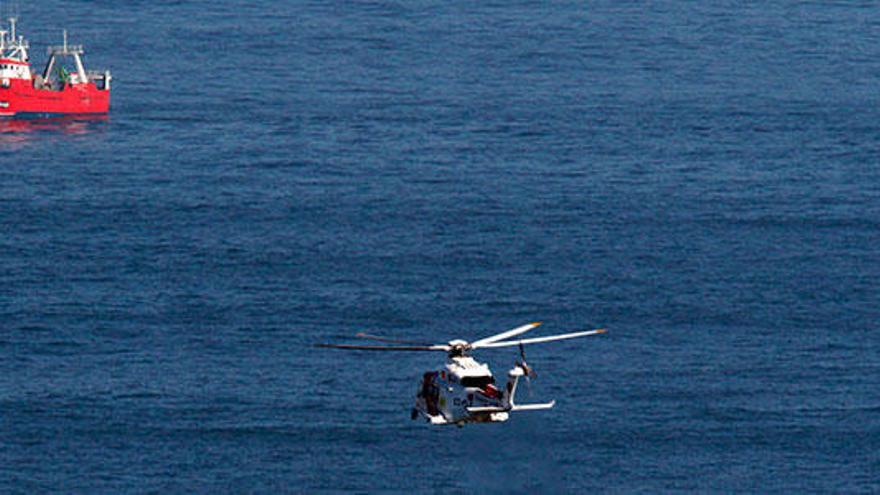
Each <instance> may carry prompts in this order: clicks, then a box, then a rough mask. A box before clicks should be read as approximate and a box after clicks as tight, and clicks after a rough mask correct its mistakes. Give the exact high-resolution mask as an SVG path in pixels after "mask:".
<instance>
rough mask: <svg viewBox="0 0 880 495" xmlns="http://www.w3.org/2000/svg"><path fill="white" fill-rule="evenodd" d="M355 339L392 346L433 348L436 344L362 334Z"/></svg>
mask: <svg viewBox="0 0 880 495" xmlns="http://www.w3.org/2000/svg"><path fill="white" fill-rule="evenodd" d="M355 337H360V338H362V339H370V340H378V341H379V342H390V343H392V344H413V345H418V346H432V345H434V344H427V343H425V342H414V341H412V340H400V339H389V338H387V337H380V336H378V335H370V334H368V333H363V332H360V333H358V334H357V335H355Z"/></svg>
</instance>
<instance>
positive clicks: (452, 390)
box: [412, 356, 552, 426]
mask: <svg viewBox="0 0 880 495" xmlns="http://www.w3.org/2000/svg"><path fill="white" fill-rule="evenodd" d="M521 376H523V372H522V370H521V368H519V365H518V366H517V367H515V368H514V369H512V370H510V373H509V374H508V381H507V384H506V385H505V386H504V387H503V388H500V389H499V388H498V387H497V386H496V385H495V378H494V377H493V376H492V373H491V371H490V370H489V367H488V366H486V365H485V364H482V363H478V362H477V361H476V360H474V359H473V358H471V357H470V356H454V357H451V358H450V359H449V361H448V362H447V363H446V366H445V367H444V368H443V369H440V370H438V371H429V372H426V373H425V374H424V375H423V376H422V380H421V382H420V383H419V388H418V391H417V393H416V401H415V405H414V407H413V411H412V419H416V418H418V417H419V416H421V417H423V418H424V419H426V420H427V421H428V422H430V423H431V424H455V425H459V426H461V425H463V424H465V423H489V422H500V421H507V419H508V417H509V415H508V412H509V411H512V410H515V409H516V406H515V405H514V403H513V397H514V394H515V392H516V385H517V381H518V380H519V378H520V377H521ZM545 406H547V407H545V408H549V407H552V404H546V405H545Z"/></svg>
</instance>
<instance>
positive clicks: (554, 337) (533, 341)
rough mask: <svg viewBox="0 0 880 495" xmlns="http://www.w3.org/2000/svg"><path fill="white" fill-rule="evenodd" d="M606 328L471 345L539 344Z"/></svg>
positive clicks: (486, 346)
mask: <svg viewBox="0 0 880 495" xmlns="http://www.w3.org/2000/svg"><path fill="white" fill-rule="evenodd" d="M605 332H606V330H605V329H604V328H599V329H597V330H587V331H584V332H572V333H563V334H560V335H548V336H547V337H535V338H532V339H522V340H513V341H508V342H490V343H488V344H480V345H479V346H477V345H476V343H474V344H471V347H472V348H474V349H476V348H478V347H482V348H492V347H508V346H513V345H520V344H537V343H540V342H552V341H554V340H565V339H573V338H576V337H586V336H587V335H597V334H600V333H605Z"/></svg>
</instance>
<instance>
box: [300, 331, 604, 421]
mask: <svg viewBox="0 0 880 495" xmlns="http://www.w3.org/2000/svg"><path fill="white" fill-rule="evenodd" d="M539 325H541V322H533V323H529V324H526V325H522V326H519V327H516V328H513V329H510V330H507V331H504V332H501V333H499V334H496V335H492V336H489V337H484V338H482V339H479V340H475V341H473V342H467V341H465V340H461V339H455V340H451V341H449V342H448V343H446V344H426V343H421V342H412V341H408V340H399V339H390V338H386V337H381V336H377V335H370V334H366V333H358V334H357V335H356V337H359V338H363V339H370V340H375V341H379V342H384V343H390V344H405V345H390V346H389V345H354V344H318V345H317V346H318V347H324V348H332V349H347V350H364V351H442V352H445V353H446V354H447V361H446V365H445V366H444V367H443V368H441V369H439V370H437V371H433V370H432V371H428V372H425V373H424V374H423V375H422V379H421V381H420V382H419V386H418V389H417V391H416V400H415V404H414V405H413V407H412V410H411V414H410V417H411V418H412V419H413V420H416V419H418V418H419V417H420V416H421V417H422V418H424V419H425V421H427V422H428V423H430V424H432V425H456V426H459V427H461V426H464V425H465V424H468V423H497V422H502V421H507V420H508V419H509V416H510V413H511V412H517V411H536V410H541V409H550V408H552V407H553V406H554V405H556V401H555V400H554V401H550V402H545V403H540V404H517V403H516V402H515V396H516V391H517V385H518V384H519V381H520V379H521V378H522V377H525V378H526V380H527V381H529V383H530V379H531V378H534V377H536V376H537V375H536V373H535V371H534V370H533V369H532V368H531V367H529V365H528V364H527V363H526V355H525V349H524V347H523V346H524V345H526V344H538V343H542V342H552V341H555V340H565V339H573V338H576V337H586V336H588V335H598V334H602V333H605V331H606V330H605V329H604V328H599V329H596V330H585V331H579V332H571V333H565V334H559V335H549V336H546V337H534V338H529V339H520V340H509V339H511V338H513V337H516V336H518V335H521V334H524V333H525V332H528V331H529V330H532V329H534V328H537V327H538V326H539ZM510 346H518V347H519V352H520V358H521V360H519V361H516V363H515V364H514V366H513V368H511V369H510V371H508V372H507V383H506V385H505V386H504V387H503V388H500V389H499V388H498V386H497V385H496V384H495V377H494V376H492V372H491V371H490V370H489V366H488V365H486V364H485V363H480V362H478V361H477V360H475V359H474V358H473V357H471V352H472V351H475V350H477V349H491V348H498V347H510Z"/></svg>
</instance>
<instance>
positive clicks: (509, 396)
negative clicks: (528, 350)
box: [501, 365, 556, 411]
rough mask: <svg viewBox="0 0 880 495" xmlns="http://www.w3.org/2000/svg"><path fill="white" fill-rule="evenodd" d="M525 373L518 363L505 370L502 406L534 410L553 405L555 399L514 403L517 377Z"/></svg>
mask: <svg viewBox="0 0 880 495" xmlns="http://www.w3.org/2000/svg"><path fill="white" fill-rule="evenodd" d="M525 374H526V372H525V371H524V370H523V368H522V366H520V365H517V366H516V367H514V368H513V369H511V370H510V371H508V372H507V387H505V389H504V395H503V396H502V397H501V403H502V404H503V406H504V408H505V409H507V410H508V411H536V410H539V409H550V408H551V407H553V406H555V405H556V401H555V400H554V401H550V402H545V403H543V404H523V405H521V406H518V405H516V402H515V401H514V398H515V397H516V387H517V385H519V379H520V378H521V377H523V376H524V375H525Z"/></svg>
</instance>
